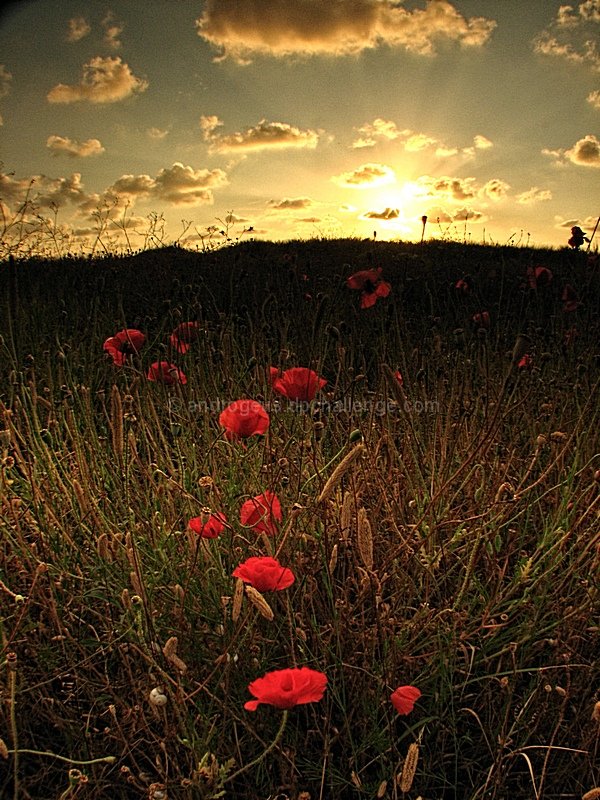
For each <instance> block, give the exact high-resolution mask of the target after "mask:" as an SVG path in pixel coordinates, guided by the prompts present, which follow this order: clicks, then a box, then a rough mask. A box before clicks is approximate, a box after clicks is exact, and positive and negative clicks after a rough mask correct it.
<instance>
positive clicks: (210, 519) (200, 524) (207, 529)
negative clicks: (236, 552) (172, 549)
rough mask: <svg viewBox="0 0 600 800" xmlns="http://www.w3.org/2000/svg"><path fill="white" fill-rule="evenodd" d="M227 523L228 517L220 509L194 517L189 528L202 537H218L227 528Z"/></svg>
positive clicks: (189, 523)
mask: <svg viewBox="0 0 600 800" xmlns="http://www.w3.org/2000/svg"><path fill="white" fill-rule="evenodd" d="M226 523H227V517H226V516H225V514H221V512H220V511H215V512H214V513H209V512H207V513H206V514H201V515H200V516H199V517H192V519H191V520H190V521H189V522H188V528H189V529H190V530H191V531H194V533H197V534H198V536H200V537H201V538H202V539H216V538H217V537H218V536H220V535H221V534H222V533H223V531H224V530H225V525H226Z"/></svg>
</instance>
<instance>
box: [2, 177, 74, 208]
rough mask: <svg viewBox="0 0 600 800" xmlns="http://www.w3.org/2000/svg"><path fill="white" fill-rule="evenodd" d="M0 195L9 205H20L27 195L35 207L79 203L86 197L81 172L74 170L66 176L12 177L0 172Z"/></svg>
mask: <svg viewBox="0 0 600 800" xmlns="http://www.w3.org/2000/svg"><path fill="white" fill-rule="evenodd" d="M0 196H2V199H3V200H5V201H6V202H7V203H8V204H9V206H10V205H12V204H15V205H20V204H21V203H23V201H24V200H25V198H26V197H27V196H28V197H29V199H30V200H32V201H33V202H34V203H35V205H36V207H37V208H40V209H42V208H50V207H52V206H57V207H60V206H64V205H66V204H67V203H75V204H79V203H81V202H84V201H85V200H87V199H88V197H89V195H87V194H86V193H85V192H84V189H83V184H82V182H81V173H79V172H74V173H73V174H72V175H70V176H69V177H68V178H49V177H48V176H46V175H32V176H31V177H29V178H13V177H12V176H11V175H4V174H2V173H0Z"/></svg>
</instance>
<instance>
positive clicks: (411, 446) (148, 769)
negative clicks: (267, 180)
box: [0, 240, 600, 800]
mask: <svg viewBox="0 0 600 800" xmlns="http://www.w3.org/2000/svg"><path fill="white" fill-rule="evenodd" d="M538 263H543V264H544V265H546V266H548V267H549V268H550V269H551V270H552V271H553V274H554V279H553V281H552V283H551V284H550V285H549V286H545V287H539V288H538V289H532V288H531V287H530V286H529V285H528V280H527V268H528V267H530V266H535V265H536V264H538ZM371 266H382V267H383V271H384V277H385V279H386V280H388V281H389V282H390V283H391V284H392V294H391V295H390V297H389V298H386V299H383V300H380V301H379V302H378V303H377V304H376V305H375V307H373V308H372V309H364V310H361V309H360V308H359V303H358V296H357V293H355V292H352V291H350V290H349V289H348V288H347V287H346V286H345V279H346V278H347V277H348V275H350V274H351V273H352V272H354V271H356V270H358V269H364V268H368V267H371ZM0 271H1V272H0V280H1V281H2V287H3V291H4V292H5V301H4V305H3V316H2V330H1V334H2V341H1V346H0V351H1V353H2V355H1V359H2V361H1V364H2V368H1V379H2V383H1V385H0V411H1V413H2V423H1V424H0V428H2V430H0V450H1V452H0V456H1V458H2V462H1V464H2V466H1V473H0V481H1V484H0V487H1V504H2V505H1V512H0V514H1V517H0V519H1V522H2V538H1V551H0V598H1V603H2V615H1V616H2V620H1V627H0V631H1V636H2V656H1V660H0V681H1V688H2V703H1V705H0V714H1V716H0V739H1V740H2V744H1V745H0V787H1V788H0V794H2V796H3V797H4V796H5V797H7V798H15V800H16V799H17V798H40V799H41V800H44V799H45V798H48V800H54V799H55V798H75V797H77V798H94V799H95V798H107V797H111V798H154V799H155V800H161V798H162V799H163V800H164V798H167V797H168V798H171V800H172V799H173V798H190V799H191V798H194V799H195V798H215V797H218V796H221V793H222V792H224V793H225V796H227V797H235V798H248V799H249V800H250V799H252V800H258V798H266V797H276V796H280V797H289V798H304V799H305V800H306V798H309V797H310V798H313V799H314V798H330V799H331V800H336V799H338V798H352V797H356V798H361V797H364V798H367V797H368V798H373V797H390V798H400V797H412V798H417V797H423V798H425V797H427V798H435V799H436V800H438V798H444V800H445V799H446V798H453V799H454V798H455V799H456V800H458V799H459V798H460V800H482V799H483V798H486V799H487V798H493V799H494V800H500V799H501V798H508V797H510V798H513V797H514V798H536V799H537V800H541V798H546V799H549V798H558V797H561V798H568V797H572V798H579V797H581V796H582V795H583V794H584V793H585V792H587V791H590V790H591V789H593V788H594V787H597V786H599V785H600V774H599V768H598V746H599V734H600V726H599V722H598V712H597V710H596V712H594V709H595V707H596V709H597V706H596V704H597V702H598V700H599V699H600V695H599V691H600V682H599V679H600V668H599V666H598V652H599V649H598V648H599V643H600V642H599V635H598V632H599V627H598V621H599V614H598V612H599V609H600V605H599V598H598V568H599V553H600V547H599V545H600V538H599V533H600V525H599V513H598V512H599V499H598V498H599V488H600V471H599V470H600V453H599V448H598V436H597V431H598V428H599V422H600V419H599V417H600V404H599V403H598V398H599V391H598V388H599V387H598V375H599V370H598V367H599V359H600V351H599V350H598V342H599V341H600V335H599V334H600V316H599V311H600V309H599V297H600V292H599V288H600V275H599V274H598V271H597V269H594V267H593V265H592V266H590V265H589V264H588V262H587V259H586V256H585V255H584V254H583V253H578V252H568V251H534V250H528V249H524V248H521V249H516V248H508V247H507V248H498V247H479V246H459V245H453V244H452V243H443V244H422V245H392V244H385V243H382V244H375V243H374V242H370V243H369V242H358V241H351V240H344V241H329V242H304V243H298V242H290V243H285V244H280V245H273V244H259V243H246V244H243V245H238V246H235V247H231V248H229V249H226V250H222V251H219V252H208V253H205V254H202V255H196V254H190V253H186V252H184V251H178V250H176V249H167V250H164V251H154V252H149V253H146V254H141V255H139V256H135V257H132V258H127V259H117V258H115V259H108V258H107V259H103V260H78V259H63V260H61V261H44V260H29V261H23V262H13V263H12V264H7V263H5V264H3V265H1V266H0ZM466 274H469V275H470V276H471V279H472V281H471V283H472V288H471V291H470V292H469V293H468V294H463V293H461V292H460V291H458V290H456V288H455V283H456V281H457V280H458V279H459V278H461V277H463V276H464V275H466ZM565 283H570V284H571V285H572V286H574V287H575V289H576V290H577V291H578V293H579V295H580V297H581V300H582V305H581V306H580V307H578V308H577V310H576V311H575V312H570V313H567V312H565V311H563V309H562V304H561V289H562V286H563V285H564V284H565ZM484 309H485V310H487V311H488V312H489V314H490V320H491V321H490V326H489V328H480V327H478V326H477V325H476V324H474V323H473V322H472V320H471V318H472V315H473V314H474V313H477V312H480V311H482V310H484ZM187 320H195V321H197V322H199V324H200V330H201V335H200V338H199V339H198V340H197V341H196V342H194V343H193V344H192V347H191V349H190V351H189V352H188V353H186V354H185V355H178V354H175V353H173V352H172V351H171V350H169V345H168V341H169V334H170V332H171V331H172V330H173V329H174V328H175V326H176V325H177V324H179V323H180V322H182V321H187ZM123 327H130V328H133V327H135V328H139V329H141V330H142V331H143V332H144V333H145V334H146V335H147V343H146V345H145V347H144V349H143V350H142V352H141V354H140V355H139V357H136V358H134V359H132V361H131V363H130V364H129V365H128V366H125V367H122V368H117V367H115V366H114V365H113V364H112V363H110V360H108V361H107V360H106V358H105V355H104V354H103V351H102V344H103V342H104V340H105V339H106V338H107V337H108V336H111V335H112V334H113V333H115V332H116V331H117V330H119V329H121V328H123ZM574 327H575V328H576V330H577V335H576V336H574V335H573V334H568V332H569V331H570V330H571V329H572V328H574ZM565 334H567V337H566V339H565ZM525 352H527V353H528V354H530V355H531V356H532V359H533V361H532V366H531V367H530V368H525V369H520V368H518V366H517V364H518V361H519V359H520V357H521V356H522V355H523V354H524V353H525ZM161 359H167V360H173V361H176V362H177V364H178V366H180V368H181V369H183V370H184V372H185V373H186V375H187V378H188V383H187V384H186V385H185V386H181V385H176V386H173V387H166V386H163V385H160V384H157V383H152V382H150V381H148V380H147V379H146V377H145V375H146V369H147V367H148V365H149V364H150V363H151V362H152V361H156V360H161ZM270 365H275V366H278V367H282V368H284V369H285V368H288V367H292V366H309V367H311V368H313V369H314V370H316V371H317V372H318V373H319V374H320V375H322V376H323V377H325V378H326V379H327V381H328V383H327V386H326V387H325V388H324V389H323V391H322V392H321V393H320V394H319V395H318V396H317V398H316V400H315V401H313V403H312V404H311V405H310V407H309V408H300V407H298V406H297V405H296V406H294V404H289V403H288V402H287V401H286V400H285V399H284V398H278V403H277V404H276V403H275V400H276V397H275V396H274V395H273V394H272V392H271V388H270V385H269V381H268V369H269V366H270ZM396 370H400V372H401V373H402V377H403V384H402V385H400V384H399V382H398V380H397V378H396V376H395V372H396ZM241 397H251V398H253V399H256V400H259V401H261V402H263V403H264V404H265V405H266V406H267V407H268V408H269V410H270V414H271V425H270V427H269V429H268V431H267V434H266V435H265V436H264V437H256V438H255V439H253V440H250V441H249V442H248V443H247V445H246V446H244V445H242V444H240V443H237V442H231V441H228V440H227V439H226V438H224V436H223V432H222V430H221V429H220V427H219V425H218V412H219V410H220V409H221V408H223V407H224V405H225V404H226V403H227V402H229V401H231V400H234V399H237V398H241ZM266 489H269V490H271V491H274V492H275V493H276V494H277V495H278V497H279V498H280V500H281V503H282V506H283V510H284V516H283V520H282V523H281V527H280V531H279V533H278V535H277V536H276V537H273V538H268V537H266V536H264V535H263V536H261V535H257V534H256V533H255V532H254V531H253V530H251V529H248V528H245V527H244V526H242V525H241V524H240V522H239V509H240V506H241V504H242V503H243V501H244V500H246V499H247V498H249V497H253V496H254V495H257V494H259V493H261V492H263V491H264V490H266ZM207 508H208V509H211V510H216V511H220V512H223V513H225V514H226V516H227V519H228V526H227V528H226V530H225V532H224V533H223V534H222V535H221V536H220V537H219V538H218V539H214V540H203V539H199V538H198V537H197V536H196V535H195V534H192V532H191V531H189V530H188V529H187V522H188V520H189V519H190V518H191V517H193V516H196V515H198V514H200V512H201V510H202V509H207ZM269 554H270V555H276V556H277V558H278V559H279V560H280V562H281V563H282V564H284V565H285V566H287V567H289V568H291V569H292V570H293V571H294V573H295V575H296V581H295V583H294V584H293V585H292V586H291V587H290V588H289V589H287V590H285V591H282V592H272V593H268V594H265V596H264V598H262V600H263V602H267V603H268V606H269V607H270V610H271V611H272V619H269V618H268V617H269V616H270V615H269V614H267V615H264V614H261V607H260V598H259V602H258V603H257V602H256V598H254V599H255V602H254V603H253V602H252V598H251V597H249V596H248V595H245V594H243V593H240V590H239V588H238V589H237V590H236V580H235V578H233V577H232V572H233V570H234V569H235V567H236V566H237V565H238V564H239V563H240V562H241V561H243V560H245V559H246V558H247V557H249V556H252V555H269ZM263 610H264V609H263ZM291 666H310V667H312V668H313V669H317V670H320V671H322V672H325V673H326V674H327V677H328V688H327V691H326V693H325V696H324V698H323V700H322V701H321V702H319V703H313V704H309V705H305V706H299V707H297V708H295V709H292V710H291V711H290V713H289V719H288V720H287V724H286V727H285V730H283V733H282V734H281V738H277V737H278V736H279V734H278V731H279V732H280V730H279V729H280V723H281V721H282V718H281V712H280V711H278V710H277V709H274V708H271V707H269V706H261V707H260V708H259V709H258V711H257V712H256V713H254V714H251V713H248V712H247V711H245V710H244V708H243V706H244V703H245V702H246V701H247V700H248V699H249V697H250V695H249V693H248V689H247V687H248V684H249V683H250V682H251V681H253V680H254V679H255V678H256V677H258V676H260V675H262V674H264V673H265V672H267V671H270V670H274V669H281V668H284V667H291ZM402 684H412V685H414V686H417V687H418V688H419V689H420V690H421V692H422V696H421V699H420V700H419V702H418V703H417V705H416V707H415V709H414V710H413V712H412V713H411V714H410V715H408V716H406V717H400V716H398V715H397V713H396V712H395V710H394V708H393V707H392V705H391V703H390V701H389V696H390V694H391V692H392V691H393V690H394V689H395V688H396V687H397V686H399V685H402ZM280 733H281V732H280ZM275 738H277V742H276V744H275V746H274V747H272V748H271V749H269V747H270V743H272V742H273V740H274V739H275ZM266 751H268V752H267V754H266V756H265V757H263V755H264V754H265V752H266ZM249 765H251V767H250V768H248V769H246V770H245V772H243V773H240V774H239V776H238V777H236V773H238V772H239V771H240V770H243V769H244V768H246V767H249Z"/></svg>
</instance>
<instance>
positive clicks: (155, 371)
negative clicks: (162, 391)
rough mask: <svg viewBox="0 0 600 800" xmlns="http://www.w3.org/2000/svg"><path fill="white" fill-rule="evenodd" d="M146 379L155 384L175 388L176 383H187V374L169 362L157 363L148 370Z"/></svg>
mask: <svg viewBox="0 0 600 800" xmlns="http://www.w3.org/2000/svg"><path fill="white" fill-rule="evenodd" d="M146 377H147V378H148V380H149V381H154V382H155V383H164V384H165V386H173V385H174V384H175V383H187V378H186V376H185V373H184V372H182V371H181V370H180V369H179V368H178V367H176V366H175V364H170V363H169V362H168V361H155V362H154V364H151V365H150V367H149V368H148V372H147V374H146Z"/></svg>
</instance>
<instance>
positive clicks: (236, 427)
mask: <svg viewBox="0 0 600 800" xmlns="http://www.w3.org/2000/svg"><path fill="white" fill-rule="evenodd" d="M269 422H270V419H269V415H268V413H267V412H266V410H265V409H264V408H263V406H262V405H261V404H260V403H258V402H257V401H256V400H234V401H233V403H230V404H229V405H228V406H227V408H224V409H223V411H221V414H220V415H219V425H221V427H222V428H225V436H226V437H227V438H228V439H230V440H232V439H247V438H248V437H249V436H257V435H262V434H264V433H265V431H266V430H267V428H268V427H269Z"/></svg>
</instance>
